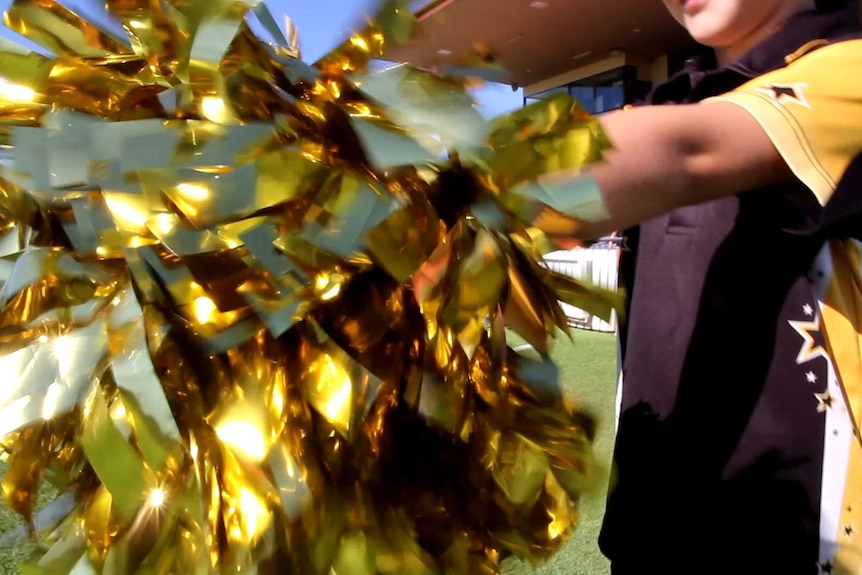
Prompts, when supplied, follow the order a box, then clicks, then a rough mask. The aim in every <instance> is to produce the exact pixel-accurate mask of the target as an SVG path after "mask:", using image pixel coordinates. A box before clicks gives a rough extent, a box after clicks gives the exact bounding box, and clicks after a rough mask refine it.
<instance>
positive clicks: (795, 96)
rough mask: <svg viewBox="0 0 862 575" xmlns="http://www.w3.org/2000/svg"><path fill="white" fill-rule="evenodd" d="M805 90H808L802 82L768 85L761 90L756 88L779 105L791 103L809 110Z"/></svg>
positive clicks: (806, 85) (809, 106)
mask: <svg viewBox="0 0 862 575" xmlns="http://www.w3.org/2000/svg"><path fill="white" fill-rule="evenodd" d="M806 88H808V84H806V83H804V82H793V83H791V84H769V85H767V86H764V87H763V88H756V91H758V92H760V93H761V94H765V95H767V96H769V97H770V98H772V99H773V100H775V101H776V102H778V103H779V104H781V105H785V104H787V103H789V102H792V103H794V104H797V105H799V106H804V107H805V108H809V109H810V108H811V104H809V103H808V100H807V99H806V98H805V89H806Z"/></svg>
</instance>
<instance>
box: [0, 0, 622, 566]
mask: <svg viewBox="0 0 862 575" xmlns="http://www.w3.org/2000/svg"><path fill="white" fill-rule="evenodd" d="M105 7H106V11H107V15H108V16H109V17H110V18H112V19H113V20H114V21H115V23H116V24H117V26H113V27H112V28H111V30H122V31H124V34H121V35H120V36H118V35H117V32H112V31H109V30H107V29H103V28H102V27H101V26H99V25H97V24H95V23H93V22H90V21H88V20H87V19H86V18H83V17H81V16H79V15H77V14H75V13H73V12H72V11H70V10H68V9H67V8H65V7H63V6H62V4H61V3H59V2H56V1H54V0H15V1H14V2H13V4H12V6H11V8H10V9H9V11H8V12H7V14H6V16H5V23H6V25H7V26H8V27H10V28H12V29H13V30H15V31H16V32H18V33H20V34H22V35H23V36H25V37H27V38H28V39H30V40H32V41H33V42H35V43H37V44H39V45H40V46H42V47H43V48H44V49H45V50H46V51H47V52H48V53H49V55H45V54H36V53H31V52H29V51H28V50H26V49H25V48H23V47H20V46H17V45H15V44H12V43H9V42H7V41H3V43H2V44H0V77H2V79H3V81H2V82H0V145H3V146H6V147H8V148H10V149H9V153H8V154H7V156H8V157H9V158H11V161H4V162H3V163H2V164H0V370H2V371H3V372H4V374H5V377H4V380H3V383H2V384H0V438H2V440H0V450H2V451H3V454H4V457H5V458H6V460H7V464H6V467H5V469H6V475H5V477H4V479H3V481H2V484H0V488H2V489H0V491H2V497H3V501H4V502H5V503H6V504H7V505H8V506H9V507H10V508H11V509H13V510H15V511H16V512H17V513H19V514H20V515H21V516H22V517H23V518H24V519H25V520H26V522H27V528H23V529H21V530H18V531H16V532H13V533H10V534H7V536H6V539H7V540H9V539H14V538H16V537H28V536H37V537H40V538H41V539H42V541H43V542H44V543H45V544H46V546H45V547H44V549H45V551H44V552H43V553H42V554H41V555H37V556H35V557H34V558H33V559H32V561H31V563H30V564H29V565H28V569H29V570H28V571H27V572H30V573H51V574H58V575H61V574H65V573H76V574H77V573H94V574H102V573H104V574H110V575H124V574H131V573H152V574H154V575H157V574H168V573H193V574H194V575H209V574H216V573H228V572H255V573H261V574H267V573H273V574H275V573H283V572H293V573H299V574H301V575H318V574H320V575H324V574H329V573H334V574H339V575H340V574H348V575H349V574H356V575H373V574H378V573H379V574H385V575H389V574H392V575H396V574H398V575H405V574H406V575H414V574H415V575H426V574H427V575H432V574H442V573H450V574H455V575H458V574H463V575H466V574H467V573H487V574H492V573H495V572H497V569H498V566H499V564H500V561H502V559H504V558H505V557H506V556H508V555H512V554H515V555H518V556H521V557H524V558H527V559H530V560H538V559H541V558H545V557H548V556H549V555H550V554H552V553H553V552H554V551H555V550H556V549H558V548H559V546H560V545H561V544H562V542H563V541H564V540H565V539H566V538H567V537H568V535H569V534H570V533H571V532H572V529H573V528H574V526H575V525H576V524H577V520H578V513H577V502H578V498H579V496H580V494H581V493H582V492H583V491H584V489H586V488H587V485H588V484H589V482H588V479H589V477H590V473H591V468H592V460H591V455H590V447H591V442H592V427H593V426H592V424H591V420H590V418H589V416H588V415H587V414H585V413H583V412H581V411H579V410H577V409H575V408H573V407H572V406H571V402H568V401H567V398H565V397H564V396H563V393H562V392H561V387H560V385H559V382H558V377H559V375H558V371H557V370H556V368H555V366H554V365H553V364H552V363H551V362H550V360H549V359H548V358H547V351H548V345H549V341H550V339H551V338H553V337H554V336H555V335H556V333H557V331H558V330H559V329H563V330H565V329H566V322H565V317H564V315H563V313H562V310H561V308H560V305H559V302H560V301H566V302H569V303H572V304H574V305H577V306H579V307H582V308H585V309H589V310H590V311H591V312H592V313H595V314H598V315H604V316H607V315H609V314H610V313H611V310H612V309H615V308H619V307H620V303H621V301H620V296H619V295H618V294H614V293H609V292H604V291H601V290H598V289H596V288H593V287H591V286H588V285H583V284H581V283H580V282H577V281H575V280H573V279H571V278H566V277H563V276H560V275H558V274H555V273H553V272H551V271H549V270H548V269H547V268H546V267H545V266H543V265H542V262H541V253H542V250H541V246H542V245H543V241H544V240H543V238H542V237H541V235H540V234H537V233H536V231H535V229H533V228H532V227H531V226H532V220H533V219H534V218H535V217H536V215H537V214H538V213H540V212H541V211H542V210H545V209H550V210H554V211H556V212H559V213H563V214H569V215H573V216H577V217H585V218H588V217H600V216H601V208H602V206H601V203H600V202H598V201H597V199H598V196H597V192H596V190H595V189H593V187H592V186H591V185H590V183H589V180H579V181H578V182H577V183H576V184H573V183H572V182H571V181H569V180H560V179H559V178H556V176H554V175H553V174H555V173H559V172H560V171H566V173H573V172H577V171H579V170H581V169H582V168H583V167H585V166H586V165H588V164H589V163H590V162H592V161H595V160H597V159H599V158H600V157H601V150H602V149H603V148H605V147H606V146H607V142H606V140H605V138H604V136H603V135H602V134H601V132H600V130H599V128H598V124H597V122H596V121H595V120H594V119H592V118H589V117H588V116H587V115H586V113H584V112H583V110H582V109H581V108H579V107H578V106H577V104H576V103H574V102H573V101H571V100H570V99H568V98H563V97H554V98H551V99H549V100H546V101H544V102H541V103H539V104H536V105H534V106H531V107H528V108H525V109H524V110H521V111H518V112H516V113H514V114H510V115H507V116H504V117H501V118H499V119H497V120H495V121H494V122H492V123H490V124H489V123H486V122H485V121H484V120H483V119H482V118H481V116H480V115H479V114H478V112H477V111H476V109H475V107H474V106H473V103H472V101H471V99H470V97H469V94H468V88H469V85H468V82H470V81H472V80H468V79H467V78H468V77H469V78H472V77H475V76H477V75H481V74H477V73H473V72H470V70H471V69H476V70H480V69H484V68H487V69H490V68H491V67H492V66H491V64H492V62H490V61H488V59H487V58H480V59H479V60H480V61H475V62H474V61H471V60H465V61H463V62H457V63H454V64H457V65H454V64H453V65H454V67H453V68H451V70H449V71H448V72H447V71H446V70H447V69H446V68H441V69H438V70H436V71H428V70H423V69H420V68H417V67H414V66H410V65H407V64H401V65H394V66H392V67H389V68H386V69H384V70H382V71H380V70H378V71H377V72H373V71H370V70H369V69H368V64H369V62H370V61H371V60H373V59H377V58H381V57H385V54H386V51H387V50H388V49H389V48H390V47H391V46H394V45H396V44H398V43H401V42H404V41H406V40H408V39H409V38H410V37H411V34H412V33H413V32H414V30H415V27H416V21H415V18H414V16H413V15H412V14H411V13H410V12H409V10H407V9H406V7H405V5H404V4H403V3H402V2H399V1H397V0H386V1H385V2H382V3H381V6H380V9H379V11H378V13H377V15H376V16H374V17H372V18H369V19H368V21H367V23H366V25H365V27H364V28H361V29H359V30H358V31H357V32H356V33H355V34H354V35H352V36H351V37H350V38H349V39H347V40H346V41H345V42H344V43H343V44H341V45H340V46H338V47H337V48H336V49H335V50H334V51H333V52H332V53H330V54H328V55H326V56H324V57H323V58H321V59H320V60H319V61H318V62H316V63H314V64H313V65H309V64H306V63H303V62H302V61H301V60H299V45H298V40H297V36H296V31H295V30H294V29H293V28H292V26H291V27H289V31H288V33H287V34H283V33H282V32H281V31H280V30H279V28H278V25H277V24H276V20H275V19H274V18H273V16H272V15H271V14H270V13H269V12H268V11H267V9H266V7H265V5H264V4H263V3H262V2H259V1H254V0H247V1H243V2H237V1H233V0H218V1H216V0H182V1H180V0H108V1H107V2H106V4H105ZM252 23H255V24H256V25H257V26H256V27H253V26H252V25H251V24H252ZM261 28H262V29H263V31H264V32H265V33H266V36H267V37H266V38H263V37H258V36H257V35H256V34H255V33H254V32H253V31H252V30H253V29H261ZM508 331H514V332H516V333H518V334H519V335H520V336H522V337H523V338H526V340H527V341H529V342H530V343H531V344H532V345H533V346H534V347H535V348H536V350H538V351H539V352H540V355H541V358H540V359H528V358H526V357H522V356H520V355H518V354H517V353H515V352H514V351H513V350H512V349H510V348H509V347H508V346H507V343H506V338H507V332H508ZM49 477H50V478H51V480H52V482H53V483H54V484H55V485H57V486H58V487H59V490H60V491H59V495H58V497H57V498H56V499H55V500H54V501H53V502H52V503H51V504H49V505H48V506H47V507H46V508H45V509H42V510H39V509H37V508H36V506H37V501H38V494H39V492H40V488H41V486H42V485H43V483H44V481H45V480H46V478H49Z"/></svg>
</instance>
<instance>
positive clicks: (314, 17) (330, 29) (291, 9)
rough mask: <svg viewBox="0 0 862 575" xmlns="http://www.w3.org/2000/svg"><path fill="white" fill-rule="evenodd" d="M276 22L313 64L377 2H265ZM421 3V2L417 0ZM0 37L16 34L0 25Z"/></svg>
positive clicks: (488, 102)
mask: <svg viewBox="0 0 862 575" xmlns="http://www.w3.org/2000/svg"><path fill="white" fill-rule="evenodd" d="M265 1H266V4H267V5H268V6H269V8H270V10H271V11H272V13H273V16H274V17H275V19H276V21H277V22H279V23H281V22H283V20H284V18H283V16H284V15H288V16H290V18H291V19H292V20H293V21H294V23H295V24H296V28H297V30H298V31H299V37H300V41H301V47H302V51H303V59H304V60H306V61H308V62H311V61H314V60H316V59H317V58H318V57H319V56H321V55H322V54H325V53H326V52H327V51H328V50H329V49H330V48H332V47H333V46H335V45H337V44H338V43H339V42H340V41H341V40H343V39H344V38H345V37H346V36H347V35H349V33H350V31H351V29H352V28H353V27H355V26H357V25H358V24H360V23H361V22H362V17H363V16H364V15H365V14H366V13H368V12H369V11H370V10H371V9H372V7H373V5H374V3H375V2H374V0H265ZM60 2H61V4H63V5H64V6H66V7H68V8H70V9H72V10H75V11H80V12H82V13H83V14H87V15H91V16H95V15H97V14H99V13H100V12H101V8H100V6H99V5H100V2H99V0H60ZM416 3H417V4H420V5H421V4H422V3H423V2H422V0H417V1H416ZM10 4H11V0H0V10H2V11H5V10H6V9H7V8H8V6H9V5H10ZM0 36H6V37H13V36H14V35H13V34H12V33H10V32H9V31H8V30H6V29H5V28H4V27H3V26H2V25H0ZM475 97H476V100H477V102H478V104H479V107H480V110H481V111H482V113H483V114H484V115H485V116H489V117H490V116H495V115H497V114H500V113H503V112H507V111H509V110H513V109H516V108H518V107H520V106H521V104H522V95H521V92H520V91H518V92H517V93H513V92H512V89H511V88H510V87H509V86H502V85H497V84H489V85H487V86H486V87H484V88H481V89H479V90H477V91H476V93H475Z"/></svg>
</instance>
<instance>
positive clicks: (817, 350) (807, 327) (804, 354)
mask: <svg viewBox="0 0 862 575" xmlns="http://www.w3.org/2000/svg"><path fill="white" fill-rule="evenodd" d="M787 323H789V324H790V327H792V328H793V330H794V331H795V332H796V333H798V334H799V336H800V337H801V338H802V347H801V348H800V349H799V353H798V354H797V355H796V363H797V364H803V363H808V362H809V361H812V360H814V359H817V358H818V357H822V358H824V359H826V358H828V356H827V355H826V350H825V349H823V346H822V345H819V344H818V343H817V342H816V341H814V336H813V335H812V334H813V333H816V332H819V331H820V318H819V317H815V318H814V319H813V320H811V321H789V322H787Z"/></svg>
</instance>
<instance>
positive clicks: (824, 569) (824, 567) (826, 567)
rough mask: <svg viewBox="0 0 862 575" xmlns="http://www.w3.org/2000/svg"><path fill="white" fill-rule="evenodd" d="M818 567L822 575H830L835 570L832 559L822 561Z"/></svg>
mask: <svg viewBox="0 0 862 575" xmlns="http://www.w3.org/2000/svg"><path fill="white" fill-rule="evenodd" d="M817 568H818V569H819V570H820V571H819V573H820V575H829V574H831V573H832V572H833V571H834V570H835V564H833V563H832V561H822V562H820V563H818V564H817Z"/></svg>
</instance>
